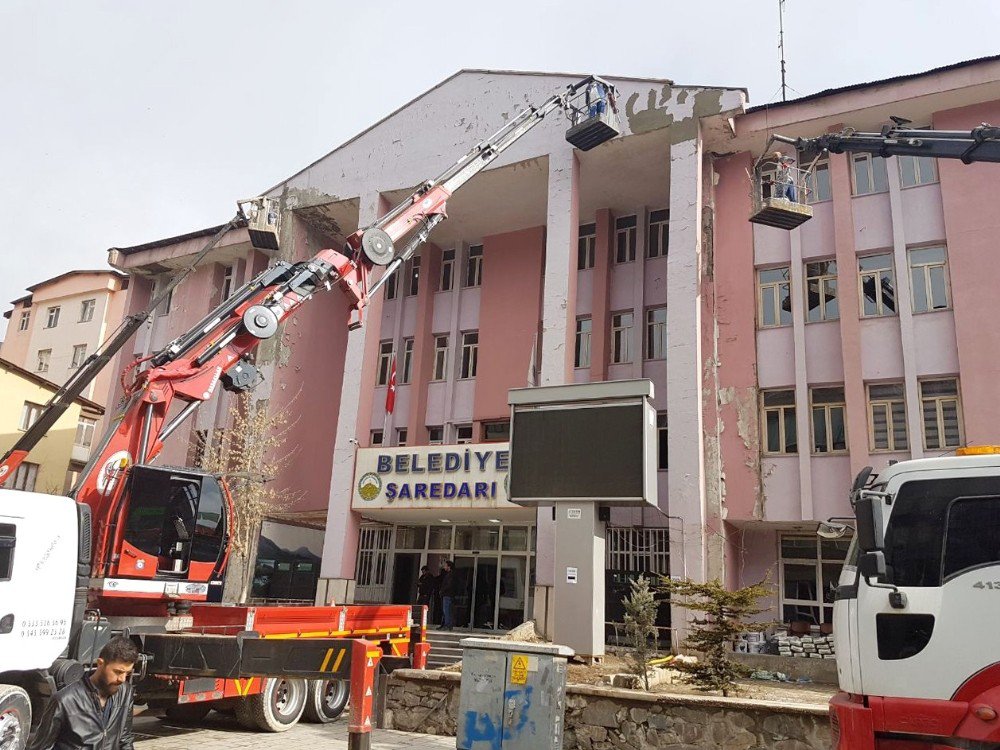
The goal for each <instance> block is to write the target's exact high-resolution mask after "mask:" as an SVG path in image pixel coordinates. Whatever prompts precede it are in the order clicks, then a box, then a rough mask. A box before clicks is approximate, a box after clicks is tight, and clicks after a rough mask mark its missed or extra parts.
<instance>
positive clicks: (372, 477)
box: [358, 472, 382, 502]
mask: <svg viewBox="0 0 1000 750" xmlns="http://www.w3.org/2000/svg"><path fill="white" fill-rule="evenodd" d="M381 491H382V480H381V479H380V478H379V476H378V474H373V473H372V472H368V473H367V474H365V475H364V476H362V477H361V479H360V480H359V481H358V494H359V495H361V499H362V500H367V501H368V502H371V501H372V500H374V499H375V498H376V497H378V495H379V493H380V492H381Z"/></svg>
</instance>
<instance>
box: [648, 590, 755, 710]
mask: <svg viewBox="0 0 1000 750" xmlns="http://www.w3.org/2000/svg"><path fill="white" fill-rule="evenodd" d="M658 588H659V590H660V591H661V592H663V593H665V594H668V595H669V596H670V599H671V601H672V603H674V604H676V605H677V606H679V607H684V608H685V609H688V610H693V611H695V612H703V613H704V616H702V617H698V616H696V617H695V618H694V620H693V625H694V628H693V630H692V631H691V634H690V635H689V636H688V637H687V639H686V640H685V641H684V646H685V647H686V648H688V649H690V650H691V651H695V652H697V654H698V662H697V663H695V664H685V663H677V664H676V666H677V668H678V669H680V670H681V671H683V672H686V673H687V680H688V682H691V683H693V684H694V685H695V686H696V687H697V688H698V689H699V690H704V691H706V692H707V691H711V690H719V691H721V692H722V694H723V695H724V696H727V695H729V694H730V693H731V692H733V691H734V690H735V689H736V688H737V685H736V681H737V680H738V679H739V678H741V677H748V676H749V675H750V672H751V670H750V669H748V668H747V667H745V666H743V665H742V664H739V663H738V662H736V661H734V660H733V658H732V654H733V643H734V642H735V641H736V639H737V638H738V637H739V636H740V634H742V633H745V632H747V630H748V629H749V623H748V622H747V619H748V618H749V617H752V616H753V615H756V614H758V613H760V612H763V611H764V610H765V609H766V608H765V607H761V606H760V605H759V603H758V602H759V600H760V599H761V598H763V597H765V596H768V595H770V593H771V590H770V586H769V585H768V581H767V580H766V579H765V580H764V581H761V582H760V583H757V584H754V585H753V586H746V587H745V588H741V589H737V590H736V591H728V590H726V587H725V586H723V585H722V583H720V582H719V580H718V579H716V580H713V581H709V582H707V583H696V582H694V581H692V580H690V579H686V580H681V581H674V580H671V579H669V578H664V579H662V581H661V583H660V586H659V587H658Z"/></svg>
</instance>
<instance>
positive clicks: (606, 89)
mask: <svg viewBox="0 0 1000 750" xmlns="http://www.w3.org/2000/svg"><path fill="white" fill-rule="evenodd" d="M567 110H568V111H567V115H568V116H569V117H570V121H571V122H572V123H573V124H572V125H571V126H570V128H569V130H567V131H566V140H567V141H569V142H570V143H571V144H572V145H573V146H575V147H576V148H578V149H580V150H581V151H590V149H592V148H594V147H595V146H600V145H601V144H602V143H604V142H605V141H610V140H611V139H612V138H614V137H615V136H617V135H621V132H622V129H621V124H620V123H619V121H618V107H617V103H616V101H615V91H614V87H613V86H609V85H606V84H605V83H604V82H603V81H601V80H599V79H597V80H594V81H593V82H592V83H591V84H590V85H589V86H588V87H587V88H586V89H585V90H584V91H583V92H582V93H580V94H578V95H577V96H576V97H574V98H573V99H572V100H571V101H569V102H568V106H567Z"/></svg>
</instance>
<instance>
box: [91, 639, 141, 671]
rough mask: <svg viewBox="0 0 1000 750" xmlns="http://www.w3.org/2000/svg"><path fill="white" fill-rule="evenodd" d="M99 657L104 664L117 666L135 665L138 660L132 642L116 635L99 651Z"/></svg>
mask: <svg viewBox="0 0 1000 750" xmlns="http://www.w3.org/2000/svg"><path fill="white" fill-rule="evenodd" d="M100 657H101V658H102V659H104V663H105V664H108V663H110V662H117V663H118V664H135V663H136V662H137V661H138V660H139V649H137V648H136V647H135V644H134V643H132V641H131V640H130V639H128V638H126V637H124V636H121V635H118V636H115V637H114V638H112V639H111V640H110V641H108V642H107V643H106V644H105V645H104V648H102V649H101V653H100Z"/></svg>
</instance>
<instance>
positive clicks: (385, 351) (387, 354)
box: [375, 341, 392, 385]
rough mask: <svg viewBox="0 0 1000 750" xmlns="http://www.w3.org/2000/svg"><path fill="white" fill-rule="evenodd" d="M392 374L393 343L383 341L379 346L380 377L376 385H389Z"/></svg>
mask: <svg viewBox="0 0 1000 750" xmlns="http://www.w3.org/2000/svg"><path fill="white" fill-rule="evenodd" d="M391 372H392V342H391V341H383V342H381V343H380V344H379V345H378V377H377V378H376V380H375V385H388V383H389V374H390V373H391Z"/></svg>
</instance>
